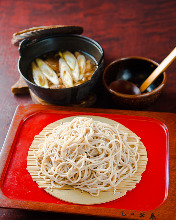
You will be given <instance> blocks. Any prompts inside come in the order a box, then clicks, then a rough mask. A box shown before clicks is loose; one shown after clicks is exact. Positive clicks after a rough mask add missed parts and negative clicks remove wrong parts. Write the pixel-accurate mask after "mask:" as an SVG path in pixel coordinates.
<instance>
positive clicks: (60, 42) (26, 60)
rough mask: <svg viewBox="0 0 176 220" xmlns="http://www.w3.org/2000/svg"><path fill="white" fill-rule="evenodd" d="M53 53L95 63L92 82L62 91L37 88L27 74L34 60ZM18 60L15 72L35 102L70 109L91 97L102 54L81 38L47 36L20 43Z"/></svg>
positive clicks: (100, 75)
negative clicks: (80, 56)
mask: <svg viewBox="0 0 176 220" xmlns="http://www.w3.org/2000/svg"><path fill="white" fill-rule="evenodd" d="M57 50H61V51H64V50H69V51H72V52H74V51H82V52H84V53H85V54H88V55H89V56H91V57H92V58H93V59H94V60H95V62H96V63H97V66H98V68H97V69H96V70H95V72H94V74H93V76H92V78H91V79H90V80H89V81H87V82H85V83H83V84H81V85H78V86H75V87H71V88H63V89H49V88H43V87H40V86H38V85H36V84H34V83H33V82H32V73H31V72H30V71H29V68H30V66H31V63H32V61H33V60H35V59H36V58H37V57H40V56H41V55H43V54H46V53H48V52H52V51H57ZM19 53H20V58H19V61H18V70H19V72H20V74H21V76H22V77H23V79H24V80H25V82H26V83H27V85H28V87H29V88H30V89H31V91H32V92H33V93H34V94H35V95H36V96H38V97H39V98H41V99H43V100H45V101H46V102H48V103H51V104H56V105H74V104H79V103H80V102H81V101H82V100H85V99H87V98H88V97H89V96H90V95H91V93H93V92H94V91H95V90H96V88H97V84H98V82H99V81H100V79H101V77H102V73H103V68H104V52H103V49H102V47H101V46H100V45H99V44H98V43H97V42H96V41H94V40H92V39H90V38H88V37H85V36H82V35H71V34H69V35H68V34H65V35H63V34H62V35H58V34H57V35H51V36H47V37H45V38H40V39H38V40H33V41H31V40H24V41H22V42H21V44H20V46H19Z"/></svg>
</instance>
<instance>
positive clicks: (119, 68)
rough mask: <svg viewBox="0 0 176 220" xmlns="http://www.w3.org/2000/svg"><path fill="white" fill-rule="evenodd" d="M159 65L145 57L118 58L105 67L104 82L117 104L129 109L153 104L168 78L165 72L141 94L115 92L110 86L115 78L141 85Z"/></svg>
mask: <svg viewBox="0 0 176 220" xmlns="http://www.w3.org/2000/svg"><path fill="white" fill-rule="evenodd" d="M158 65H159V64H158V63H156V62H155V61H153V60H151V59H148V58H144V57H127V58H122V59H120V60H116V61H114V62H112V63H110V64H109V65H108V66H107V67H106V68H105V70H104V73H103V84H104V86H105V88H106V89H107V90H108V91H109V93H110V94H111V96H112V100H113V101H114V103H115V104H117V106H120V107H125V108H127V109H142V108H144V107H147V106H150V105H151V104H153V103H154V102H155V101H156V100H157V98H158V97H159V95H160V94H161V92H162V90H163V88H164V86H165V84H166V79H167V77H166V73H165V72H163V73H162V74H161V75H160V76H159V77H158V78H157V79H155V81H154V82H153V83H152V84H151V85H150V86H149V87H148V88H147V89H146V91H144V92H143V93H142V94H139V95H128V94H122V93H119V92H115V91H112V90H111V89H110V88H109V85H110V84H111V82H113V81H115V80H127V81H130V82H132V83H134V84H136V85H137V86H138V87H140V86H141V85H142V83H143V82H144V81H145V80H146V79H147V78H148V76H149V75H150V74H151V73H152V72H153V71H154V70H155V69H156V67H157V66H158Z"/></svg>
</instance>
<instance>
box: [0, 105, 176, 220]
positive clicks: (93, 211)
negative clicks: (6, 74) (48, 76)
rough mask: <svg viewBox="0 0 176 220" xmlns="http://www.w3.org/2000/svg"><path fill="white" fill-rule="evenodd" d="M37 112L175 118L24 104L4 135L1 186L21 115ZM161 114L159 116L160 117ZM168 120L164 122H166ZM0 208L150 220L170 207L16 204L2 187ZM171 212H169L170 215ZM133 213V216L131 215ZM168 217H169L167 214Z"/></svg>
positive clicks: (150, 114)
mask: <svg viewBox="0 0 176 220" xmlns="http://www.w3.org/2000/svg"><path fill="white" fill-rule="evenodd" d="M40 110H59V111H61V112H62V111H66V110H67V111H77V112H90V113H91V112H97V113H98V112H102V113H107V114H109V113H110V114H122V115H137V116H138V115H140V116H144V117H145V116H147V117H153V118H156V119H158V120H161V121H162V122H163V123H165V120H164V121H163V120H162V119H163V118H164V115H166V114H167V115H169V116H170V117H174V118H175V119H176V115H175V114H172V113H154V112H153V113H152V112H137V111H127V110H124V111H123V110H110V109H92V108H91V109H90V108H76V107H75V108H72V107H61V106H42V105H36V104H30V105H28V104H26V105H20V106H18V107H17V109H16V111H15V114H14V117H13V120H12V123H11V125H10V128H9V131H8V133H7V136H6V140H5V142H4V145H3V149H2V151H1V155H0V160H1V165H0V184H1V185H2V178H3V173H4V168H5V165H6V161H7V159H8V157H9V153H10V151H11V144H12V142H13V139H14V137H15V135H16V132H17V130H18V126H19V124H20V122H21V120H22V119H24V116H26V115H28V114H33V113H35V112H36V111H40ZM161 115H162V117H160V116H161ZM166 121H167V120H166ZM168 129H169V128H168ZM0 207H6V208H18V209H30V210H38V211H53V212H62V213H73V214H85V215H95V216H106V217H120V218H128V219H141V217H140V214H141V213H145V218H148V219H149V218H150V217H151V215H152V213H155V216H157V218H159V217H163V214H164V213H165V212H166V211H167V210H168V207H170V206H169V204H168V199H167V200H166V201H165V202H164V203H163V204H162V205H161V206H159V207H158V208H156V209H155V210H151V211H133V210H120V209H113V208H102V207H89V206H80V205H72V206H69V205H58V204H52V203H41V202H33V201H19V200H12V199H9V198H7V197H6V196H5V195H4V194H3V192H2V190H1V188H0ZM172 211H174V210H172V209H170V212H172ZM132 213H135V215H134V216H133V215H131V214H132ZM168 214H169V213H167V216H171V215H168Z"/></svg>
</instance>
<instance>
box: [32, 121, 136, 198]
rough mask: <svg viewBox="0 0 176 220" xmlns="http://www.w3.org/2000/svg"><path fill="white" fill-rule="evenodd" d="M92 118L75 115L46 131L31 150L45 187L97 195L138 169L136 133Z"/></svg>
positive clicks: (114, 189) (113, 186)
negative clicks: (66, 187)
mask: <svg viewBox="0 0 176 220" xmlns="http://www.w3.org/2000/svg"><path fill="white" fill-rule="evenodd" d="M118 126H119V124H116V125H114V126H112V125H109V124H107V123H102V122H99V121H94V120H93V119H92V118H87V117H76V118H74V119H73V120H72V121H71V122H65V123H62V124H61V125H59V126H58V127H56V128H54V129H53V131H52V132H51V133H47V134H46V135H45V141H44V142H43V143H40V144H39V146H38V147H39V149H38V150H35V151H34V155H35V158H36V162H37V166H38V168H39V169H40V172H39V176H40V177H41V178H43V179H44V180H45V181H46V183H47V186H48V189H52V188H57V189H58V188H62V187H64V186H68V185H69V186H72V187H74V188H78V189H80V190H82V191H86V192H88V193H90V194H91V195H93V196H98V195H99V193H100V192H101V191H107V190H113V191H114V193H115V192H116V188H117V186H118V185H119V183H120V182H121V181H123V180H125V179H126V178H128V177H130V176H132V175H133V174H134V173H135V172H136V171H137V168H138V167H137V162H138V160H139V153H138V143H139V141H140V139H139V137H137V136H135V135H134V134H131V133H127V132H124V131H121V130H120V129H119V128H118Z"/></svg>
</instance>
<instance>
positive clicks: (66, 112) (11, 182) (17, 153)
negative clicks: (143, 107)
mask: <svg viewBox="0 0 176 220" xmlns="http://www.w3.org/2000/svg"><path fill="white" fill-rule="evenodd" d="M83 114H90V115H91V114H92V115H99V116H104V117H108V118H112V119H114V120H120V121H119V122H120V123H122V122H124V124H125V125H128V126H129V128H131V129H132V127H134V130H135V132H137V133H141V134H142V131H141V130H144V131H147V126H149V128H150V131H149V133H151V134H152V135H151V137H152V138H153V141H152V140H151V142H150V140H149V138H147V137H145V138H144V139H143V140H144V142H145V143H146V145H147V146H146V148H147V147H149V148H150V149H149V148H148V154H149V163H148V165H147V166H148V168H147V169H146V172H145V173H144V175H143V179H142V180H141V183H139V184H140V185H138V186H137V187H136V188H135V189H134V190H132V191H130V192H128V196H127V197H124V198H122V199H121V200H118V201H113V202H110V203H106V204H102V205H91V206H86V205H76V204H70V203H66V202H62V201H60V200H57V199H55V198H53V197H51V196H50V195H48V194H47V193H45V192H43V190H42V189H39V188H38V187H37V184H36V183H34V182H32V181H31V178H30V175H29V174H28V173H27V171H26V154H27V151H28V148H29V146H30V142H31V140H32V139H33V137H34V134H36V133H37V132H39V131H40V130H41V129H42V127H43V126H46V125H47V124H48V123H51V122H52V121H55V120H57V119H59V118H60V117H67V116H71V115H83ZM146 117H147V118H146ZM158 120H159V121H158ZM141 122H142V124H141ZM31 125H32V126H33V127H32V128H31V127H30V126H31ZM139 125H140V126H139ZM141 125H142V126H141ZM165 125H166V126H167V127H166V126H165ZM167 128H168V131H169V149H170V158H169V160H170V161H169V163H170V164H169V170H170V185H169V194H168V148H167V141H168V131H167ZM175 128H176V115H175V114H171V113H155V112H138V111H123V110H105V109H88V108H74V107H60V106H42V105H36V104H31V105H20V106H18V108H17V110H16V112H15V115H14V118H13V120H12V123H11V126H10V129H9V132H8V135H7V137H6V140H5V143H4V146H3V149H2V152H1V155H0V161H1V162H0V207H6V208H19V209H29V210H39V211H54V212H65V213H75V214H78V213H79V214H86V215H96V216H108V217H119V218H128V219H141V218H145V219H170V218H172V219H174V215H175V205H176V198H175V188H174V183H175V176H176V174H175V165H176V164H175V163H176V162H175V161H176V160H175V159H176V154H175V146H176V136H175V132H176V129H175ZM154 134H156V137H157V139H158V141H159V143H157V142H156V140H154V139H155V136H154ZM158 136H159V137H158ZM141 138H143V137H141ZM150 143H151V144H150ZM148 145H150V146H148ZM158 146H159V148H158ZM164 146H166V148H165V147H164ZM151 147H152V148H151ZM157 151H158V152H157ZM153 155H155V158H156V160H155V158H153V159H152V157H153ZM157 155H158V157H157ZM155 161H156V162H155ZM154 170H156V171H157V172H156V174H155V173H153V171H154ZM20 175H21V176H20ZM149 177H150V181H149ZM156 177H157V178H156ZM147 181H149V182H147ZM152 181H153V183H152ZM149 183H150V187H147V186H149ZM167 194H168V195H167ZM138 201H139V202H138ZM140 203H141V204H140ZM142 204H143V205H142Z"/></svg>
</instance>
